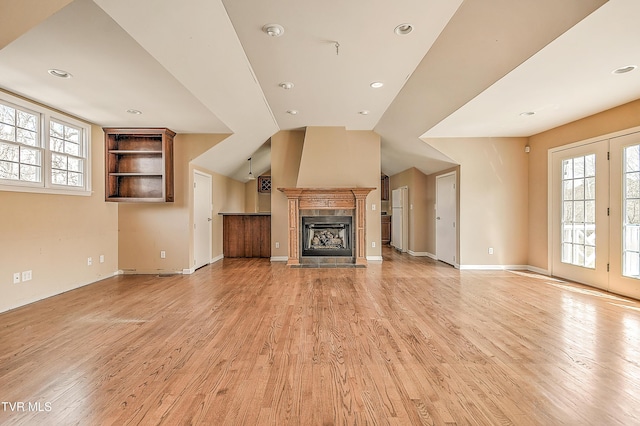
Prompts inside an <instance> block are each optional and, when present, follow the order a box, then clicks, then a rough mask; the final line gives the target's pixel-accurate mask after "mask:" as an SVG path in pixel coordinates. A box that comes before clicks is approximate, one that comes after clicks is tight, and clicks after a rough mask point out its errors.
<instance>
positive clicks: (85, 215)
mask: <svg viewBox="0 0 640 426" xmlns="http://www.w3.org/2000/svg"><path fill="white" fill-rule="evenodd" d="M103 147H104V136H103V133H102V130H101V129H100V128H99V127H97V126H92V127H91V154H92V161H91V167H92V181H91V185H92V189H93V193H92V195H91V196H88V197H85V196H70V195H49V194H35V193H20V192H5V191H0V293H1V294H2V297H0V312H1V311H5V310H8V309H12V308H15V307H17V306H21V305H24V304H27V303H30V302H34V301H36V300H40V299H44V298H46V297H49V296H52V295H55V294H59V293H63V292H65V291H68V290H71V289H74V288H77V287H80V286H82V285H85V284H89V283H92V282H95V281H98V280H100V279H103V278H106V277H109V276H112V275H113V274H114V273H116V272H117V271H118V207H117V205H116V204H113V203H106V202H105V201H104V148H103ZM100 255H104V263H100V261H99V257H100ZM88 257H91V258H92V260H93V264H92V265H91V266H88V265H87V258H88ZM27 270H31V271H32V276H33V279H32V280H31V281H27V282H21V283H20V284H13V274H14V273H15V272H23V271H27Z"/></svg>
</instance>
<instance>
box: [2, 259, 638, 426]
mask: <svg viewBox="0 0 640 426" xmlns="http://www.w3.org/2000/svg"><path fill="white" fill-rule="evenodd" d="M384 257H385V262H384V263H382V264H372V265H369V267H368V268H367V269H289V268H287V267H286V266H285V265H284V264H270V263H269V261H268V260H266V259H251V260H242V259H224V260H222V261H220V262H217V263H215V264H213V265H210V266H207V267H205V268H202V269H200V270H198V271H197V272H196V273H195V274H193V275H191V276H179V275H178V276H172V277H157V276H119V277H114V278H110V279H107V280H105V281H102V282H99V283H96V284H93V285H90V286H87V287H84V288H81V289H78V290H75V291H72V292H69V293H66V294H63V295H60V296H56V297H53V298H50V299H47V300H44V301H41V302H38V303H35V304H32V305H30V306H26V307H23V308H20V309H16V310H14V311H11V312H7V313H4V314H0V400H1V401H2V402H3V404H2V405H3V406H0V424H3V425H4V424H28V425H31V424H46V425H66V424H80V425H106V424H116V425H126V424H143V425H147V424H149V425H154V424H160V423H163V424H167V425H177V424H203V425H239V424H247V425H271V424H273V425H285V424H292V425H343V424H372V425H373V424H380V425H382V424H392V425H410V424H415V425H419V424H436V425H444V424H448V425H452V424H455V425H468V424H471V425H475V424H479V425H496V424H500V425H508V424H514V425H529V424H531V425H632V424H639V423H640V303H639V302H637V301H632V300H629V299H625V298H621V297H617V296H613V295H610V294H606V293H603V292H600V291H595V290H592V289H589V288H588V287H583V286H579V285H575V284H570V283H566V282H562V281H557V280H553V279H550V278H548V277H542V276H537V275H533V274H529V273H522V272H471V271H457V270H455V269H453V268H451V267H449V266H446V265H443V264H438V263H436V262H434V261H432V260H429V259H426V258H412V257H410V256H408V255H400V254H398V253H395V252H393V251H391V250H390V249H385V251H384ZM17 402H24V403H25V405H24V408H25V410H27V409H28V408H29V406H28V405H27V404H28V403H31V404H32V405H31V409H38V408H39V409H40V410H41V411H40V412H29V411H12V407H13V408H19V407H18V406H17V405H16V403H17ZM8 403H11V404H13V405H11V404H8Z"/></svg>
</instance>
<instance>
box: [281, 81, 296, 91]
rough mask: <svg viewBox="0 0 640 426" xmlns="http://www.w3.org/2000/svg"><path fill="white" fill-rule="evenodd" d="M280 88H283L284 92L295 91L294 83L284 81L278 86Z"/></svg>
mask: <svg viewBox="0 0 640 426" xmlns="http://www.w3.org/2000/svg"><path fill="white" fill-rule="evenodd" d="M278 86H280V87H282V88H283V89H284V90H289V89H293V83H291V82H289V81H283V82H282V83H280V84H278Z"/></svg>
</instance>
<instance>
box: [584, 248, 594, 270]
mask: <svg viewBox="0 0 640 426" xmlns="http://www.w3.org/2000/svg"><path fill="white" fill-rule="evenodd" d="M584 266H586V267H587V268H595V267H596V248H595V247H591V246H585V248H584Z"/></svg>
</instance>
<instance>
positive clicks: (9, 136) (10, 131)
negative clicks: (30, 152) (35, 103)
mask: <svg viewBox="0 0 640 426" xmlns="http://www.w3.org/2000/svg"><path fill="white" fill-rule="evenodd" d="M0 139H3V140H5V141H11V142H15V140H16V128H15V127H13V126H10V125H8V124H3V123H0Z"/></svg>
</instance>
